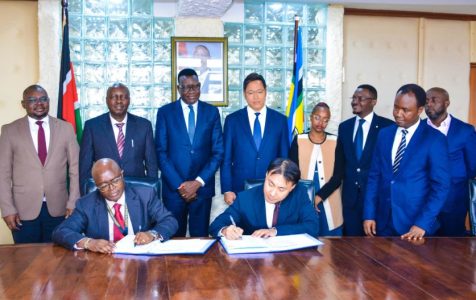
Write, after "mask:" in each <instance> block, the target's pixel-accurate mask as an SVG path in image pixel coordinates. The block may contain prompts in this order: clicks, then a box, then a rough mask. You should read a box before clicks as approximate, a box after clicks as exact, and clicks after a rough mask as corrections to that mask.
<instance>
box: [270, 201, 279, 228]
mask: <svg viewBox="0 0 476 300" xmlns="http://www.w3.org/2000/svg"><path fill="white" fill-rule="evenodd" d="M280 205H281V202H279V203H276V204H275V205H274V212H273V223H272V226H271V227H276V224H278V216H279V206H280Z"/></svg>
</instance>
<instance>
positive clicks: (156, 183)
mask: <svg viewBox="0 0 476 300" xmlns="http://www.w3.org/2000/svg"><path fill="white" fill-rule="evenodd" d="M124 182H125V183H126V185H130V186H147V187H152V188H154V190H155V192H156V193H157V195H158V197H159V199H162V185H161V180H160V178H159V179H153V178H150V177H132V176H124ZM96 189H97V188H96V183H94V180H93V179H92V178H91V177H90V178H89V179H88V180H87V181H86V184H85V185H84V187H83V191H84V192H85V193H84V194H85V195H86V194H88V193H91V192H94V191H95V190H96Z"/></svg>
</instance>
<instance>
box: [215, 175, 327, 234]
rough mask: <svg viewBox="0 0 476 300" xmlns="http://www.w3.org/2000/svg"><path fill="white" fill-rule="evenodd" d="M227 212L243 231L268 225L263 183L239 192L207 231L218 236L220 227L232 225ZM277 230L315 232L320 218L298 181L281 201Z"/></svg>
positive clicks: (263, 227) (281, 232) (245, 232)
mask: <svg viewBox="0 0 476 300" xmlns="http://www.w3.org/2000/svg"><path fill="white" fill-rule="evenodd" d="M230 216H232V217H233V219H234V221H235V222H236V225H237V226H238V227H241V228H242V229H243V234H247V235H249V234H252V233H253V232H254V231H255V230H258V229H266V228H268V225H267V224H266V208H265V200H264V192H263V185H259V186H256V187H254V188H251V189H249V190H246V191H243V192H241V193H238V195H237V197H236V199H235V201H234V202H233V204H232V205H231V206H229V207H228V208H227V209H226V210H225V211H224V212H223V213H222V214H221V215H219V216H218V217H217V218H216V219H215V221H213V222H212V224H211V225H210V235H212V236H214V237H217V236H218V232H219V231H220V230H221V229H222V228H223V227H225V226H228V225H231V221H230ZM276 230H277V231H278V235H289V234H298V233H308V234H309V235H312V236H317V233H318V232H319V219H318V216H317V212H316V210H315V209H314V207H313V206H312V204H311V201H310V200H309V196H308V194H307V190H306V188H304V187H303V186H301V185H299V184H298V185H297V186H296V188H295V189H294V190H293V191H291V192H290V193H289V195H288V196H287V197H286V198H285V199H284V200H283V201H282V202H281V206H280V208H279V215H278V221H277V224H276Z"/></svg>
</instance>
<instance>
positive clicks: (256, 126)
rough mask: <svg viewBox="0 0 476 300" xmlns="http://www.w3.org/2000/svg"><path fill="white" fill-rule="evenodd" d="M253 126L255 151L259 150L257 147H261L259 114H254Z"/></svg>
mask: <svg viewBox="0 0 476 300" xmlns="http://www.w3.org/2000/svg"><path fill="white" fill-rule="evenodd" d="M255 115H256V118H255V124H254V126H253V139H254V140H255V145H256V149H258V150H259V146H260V145H261V124H260V123H259V119H258V117H259V115H260V113H255Z"/></svg>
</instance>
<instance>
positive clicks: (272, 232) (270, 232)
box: [251, 228, 278, 238]
mask: <svg viewBox="0 0 476 300" xmlns="http://www.w3.org/2000/svg"><path fill="white" fill-rule="evenodd" d="M277 234H278V231H277V230H276V229H275V228H270V229H258V230H255V232H253V234H252V235H251V236H254V237H261V238H269V237H273V236H276V235H277Z"/></svg>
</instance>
